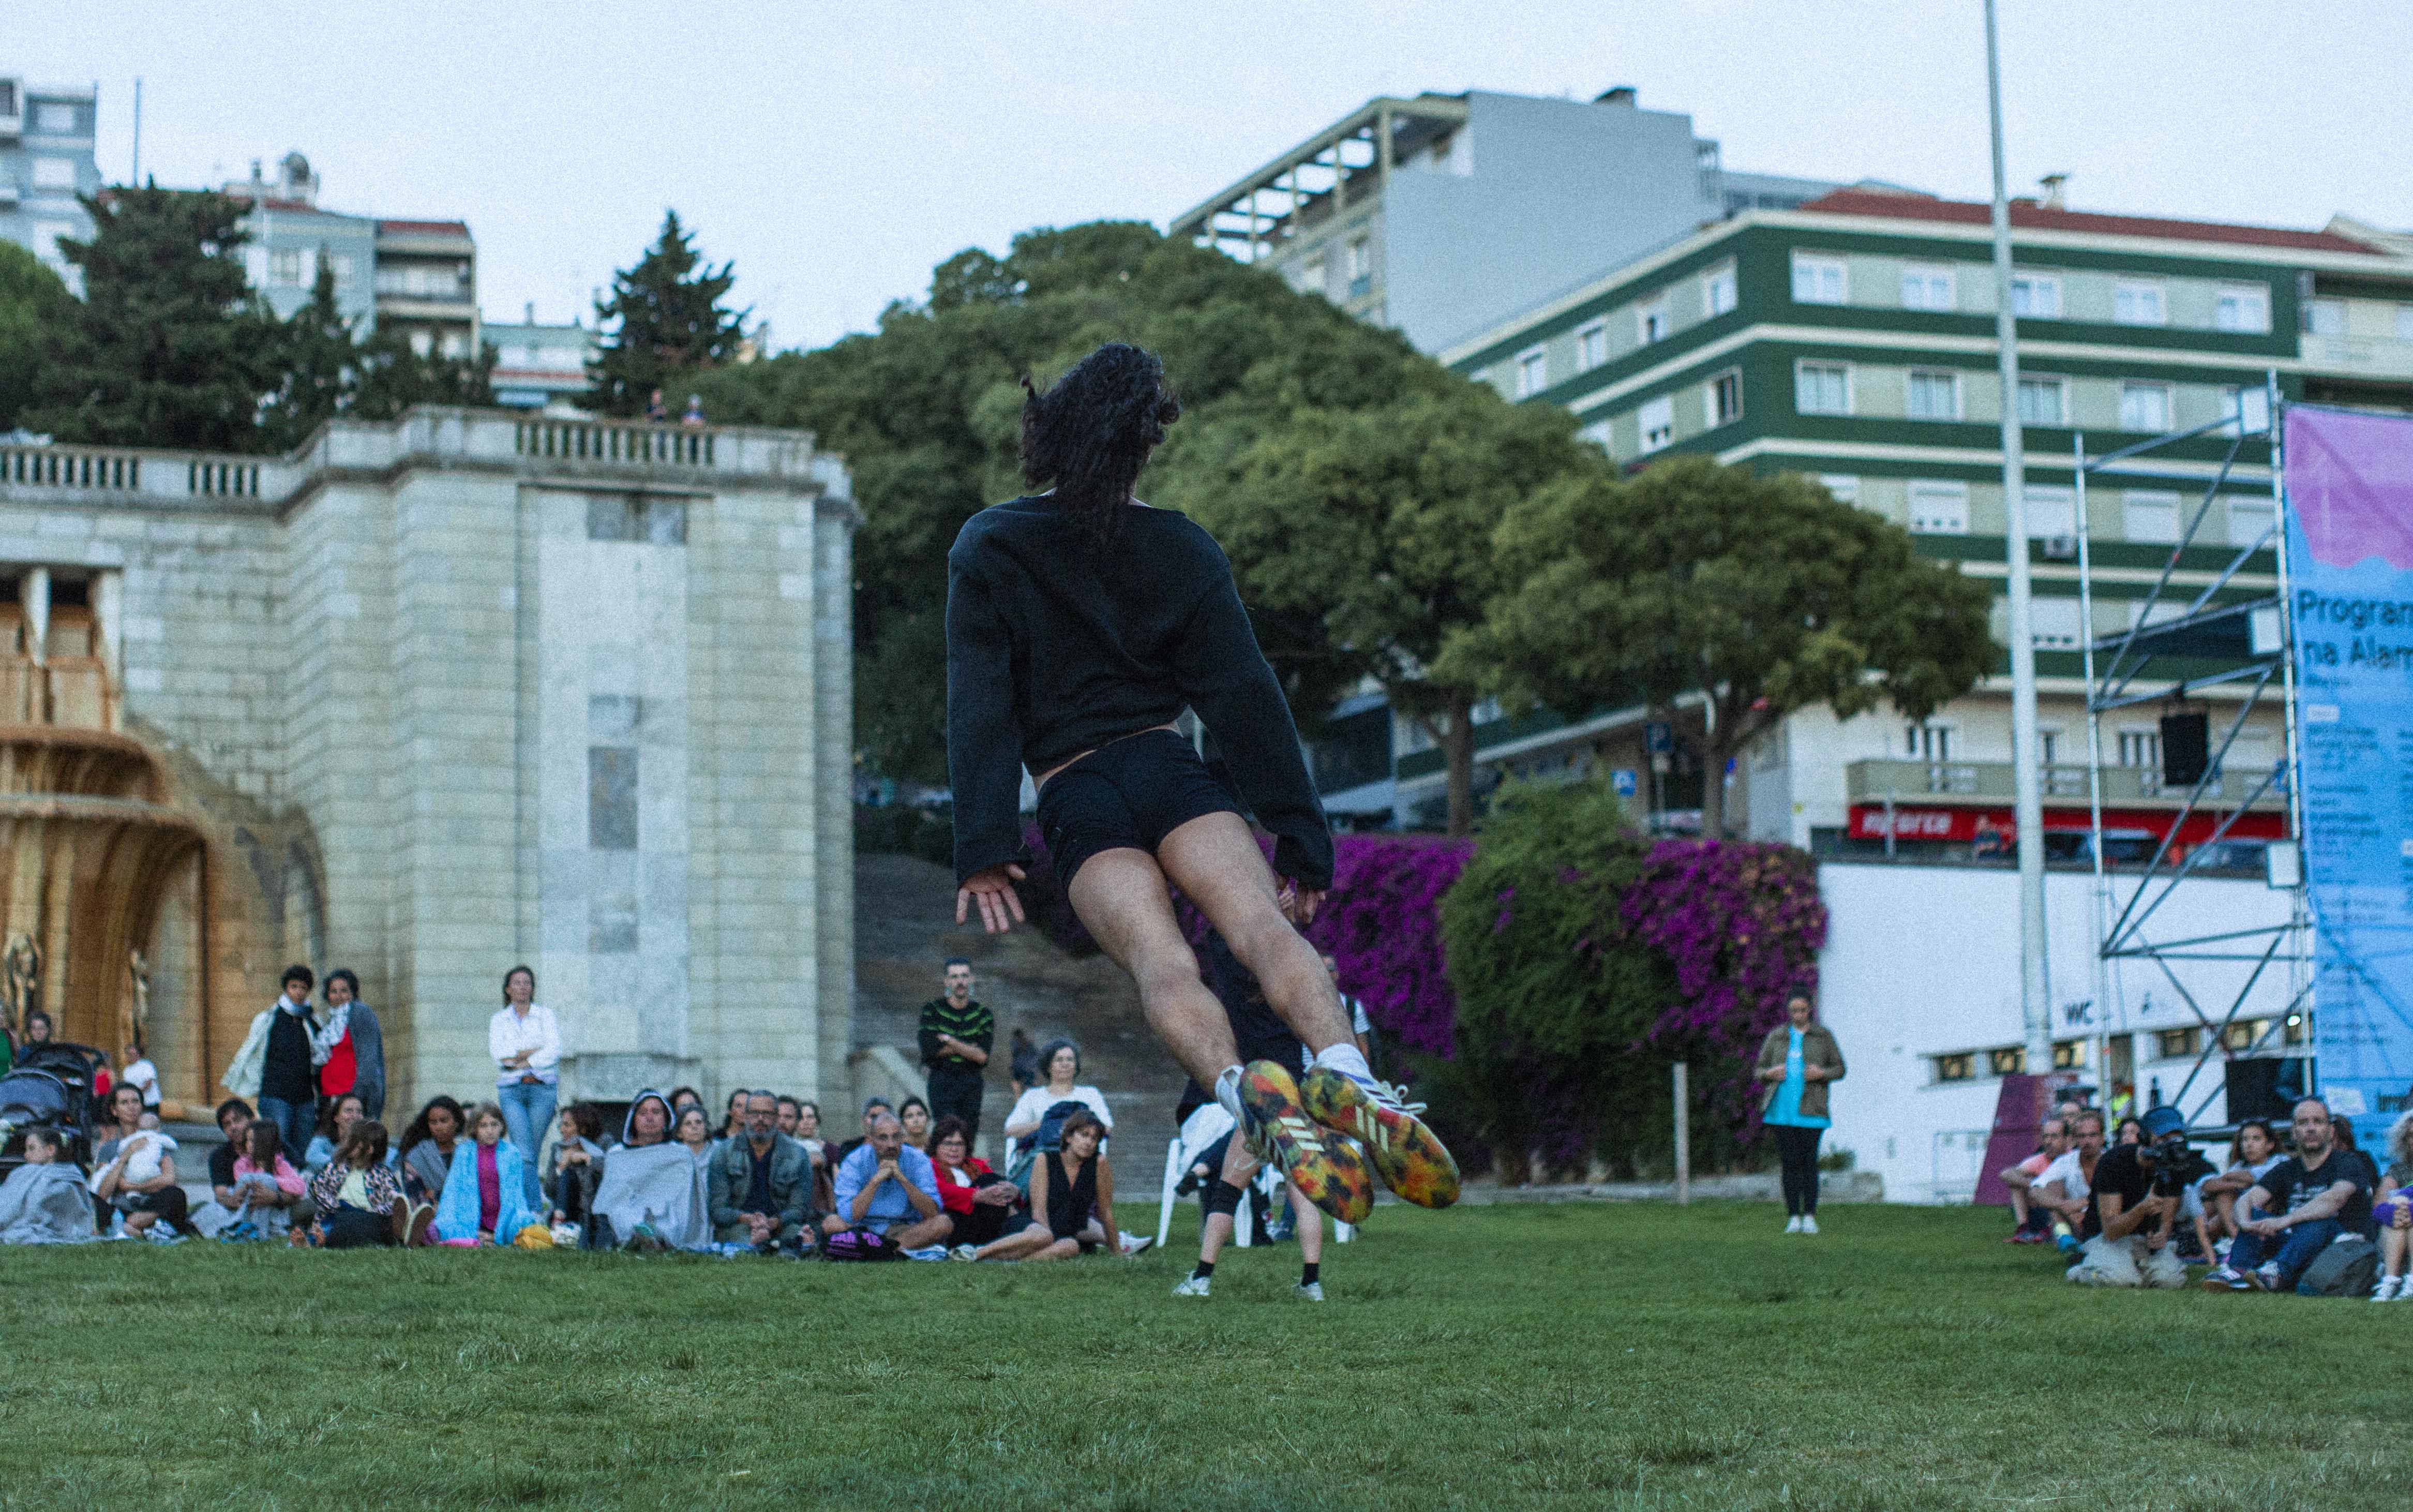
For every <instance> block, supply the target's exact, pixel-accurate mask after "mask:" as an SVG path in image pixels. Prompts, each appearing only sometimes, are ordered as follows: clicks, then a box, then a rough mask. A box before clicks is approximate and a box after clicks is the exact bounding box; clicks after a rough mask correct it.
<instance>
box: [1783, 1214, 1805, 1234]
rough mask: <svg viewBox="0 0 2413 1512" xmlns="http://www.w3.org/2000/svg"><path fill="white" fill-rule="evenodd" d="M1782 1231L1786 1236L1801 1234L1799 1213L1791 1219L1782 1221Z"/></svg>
mask: <svg viewBox="0 0 2413 1512" xmlns="http://www.w3.org/2000/svg"><path fill="white" fill-rule="evenodd" d="M1784 1231H1785V1232H1786V1233H1788V1234H1798V1233H1799V1232H1801V1215H1800V1214H1799V1213H1798V1212H1797V1213H1795V1214H1794V1215H1793V1216H1792V1217H1790V1218H1787V1219H1785V1220H1784Z"/></svg>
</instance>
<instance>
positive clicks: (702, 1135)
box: [678, 1106, 713, 1170]
mask: <svg viewBox="0 0 2413 1512" xmlns="http://www.w3.org/2000/svg"><path fill="white" fill-rule="evenodd" d="M678 1142H679V1144H680V1146H681V1147H682V1148H684V1149H685V1150H686V1151H687V1152H688V1154H689V1155H692V1156H694V1157H695V1167H696V1169H698V1170H702V1169H703V1167H704V1163H705V1162H706V1161H708V1160H710V1159H711V1158H712V1146H713V1138H712V1117H711V1115H710V1114H708V1113H706V1112H705V1111H704V1110H703V1108H702V1107H701V1106H698V1107H695V1108H687V1109H685V1110H684V1111H682V1112H681V1113H680V1114H679V1116H678Z"/></svg>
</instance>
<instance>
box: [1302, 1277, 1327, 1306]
mask: <svg viewBox="0 0 2413 1512" xmlns="http://www.w3.org/2000/svg"><path fill="white" fill-rule="evenodd" d="M1297 1291H1298V1295H1299V1299H1300V1300H1301V1301H1308V1302H1320V1301H1322V1300H1324V1283H1322V1282H1320V1281H1302V1282H1300V1283H1299V1284H1298V1286H1297Z"/></svg>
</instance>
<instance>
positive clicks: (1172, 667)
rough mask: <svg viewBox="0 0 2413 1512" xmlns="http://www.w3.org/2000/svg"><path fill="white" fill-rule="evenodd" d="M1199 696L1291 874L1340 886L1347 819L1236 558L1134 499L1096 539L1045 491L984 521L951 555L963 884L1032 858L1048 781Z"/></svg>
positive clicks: (1282, 866)
mask: <svg viewBox="0 0 2413 1512" xmlns="http://www.w3.org/2000/svg"><path fill="white" fill-rule="evenodd" d="M1184 707H1188V708H1190V709H1192V710H1193V711H1195V712H1196V713H1197V715H1198V717H1199V719H1200V720H1202V721H1203V722H1204V723H1205V724H1206V726H1207V729H1208V730H1210V731H1212V732H1213V734H1214V736H1215V744H1216V748H1217V750H1218V751H1219V752H1220V753H1221V756H1222V758H1223V763H1224V767H1225V769H1226V770H1227V771H1229V772H1230V773H1231V775H1232V779H1233V781H1234V782H1235V783H1236V784H1237V785H1238V786H1239V789H1240V797H1241V799H1242V800H1244V801H1245V802H1246V803H1247V804H1248V805H1249V807H1250V808H1251V810H1253V811H1254V812H1255V815H1256V817H1257V821H1258V822H1259V823H1260V824H1263V825H1264V826H1265V827H1266V829H1270V830H1272V831H1273V833H1274V835H1275V837H1276V839H1275V848H1274V868H1275V870H1277V871H1279V872H1280V873H1281V874H1282V875H1284V876H1287V877H1290V878H1293V879H1294V880H1295V881H1296V882H1298V883H1299V885H1300V886H1302V887H1308V888H1327V887H1330V886H1331V885H1332V831H1331V829H1330V828H1329V827H1328V826H1327V825H1326V824H1325V818H1324V800H1322V799H1321V798H1320V797H1318V796H1317V794H1316V791H1315V779H1314V778H1312V777H1310V775H1309V774H1308V771H1307V760H1306V757H1305V756H1304V754H1303V753H1302V752H1301V751H1300V749H1299V743H1298V729H1297V727H1295V725H1293V724H1292V723H1291V717H1290V705H1289V704H1288V703H1287V702H1286V701H1284V699H1283V697H1282V692H1281V683H1280V682H1278V681H1277V680H1276V679H1275V677H1274V673H1273V668H1270V667H1268V666H1266V657H1265V653H1263V652H1261V651H1259V650H1258V649H1257V638H1256V635H1255V632H1254V631H1252V630H1251V628H1250V626H1249V615H1248V611H1247V610H1246V609H1242V608H1241V607H1240V593H1239V589H1238V588H1237V587H1236V585H1235V584H1234V583H1233V581H1232V564H1231V562H1230V561H1229V560H1228V559H1226V558H1225V557H1224V555H1223V550H1222V548H1221V547H1219V546H1217V545H1216V544H1215V540H1214V537H1213V536H1209V535H1207V532H1205V531H1204V530H1202V529H1200V528H1199V527H1198V526H1197V525H1196V524H1194V523H1192V521H1191V520H1190V519H1189V517H1188V516H1186V515H1181V514H1177V513H1175V512H1174V511H1172V510H1170V509H1151V508H1149V507H1147V506H1145V505H1133V506H1132V507H1131V508H1130V509H1129V510H1128V511H1127V512H1126V513H1125V515H1124V517H1123V520H1122V523H1121V526H1120V528H1119V529H1118V531H1117V533H1116V535H1115V536H1114V537H1113V539H1111V540H1109V541H1106V542H1104V543H1103V544H1098V543H1094V542H1092V541H1091V540H1090V539H1089V538H1088V536H1086V535H1085V534H1084V533H1083V532H1082V531H1081V529H1080V527H1078V526H1077V525H1075V524H1074V523H1073V521H1069V520H1067V519H1065V518H1064V517H1063V515H1062V514H1061V513H1060V512H1058V509H1057V508H1056V506H1055V505H1054V504H1053V503H1051V502H1050V501H1048V500H1046V499H1044V498H1021V499H1011V500H1008V501H1007V502H1005V503H1004V504H999V505H994V506H990V507H989V508H986V509H984V510H982V511H981V512H980V513H978V514H976V515H974V516H972V518H971V519H970V520H969V521H966V522H965V524H964V528H963V531H962V533H961V534H959V535H957V536H956V537H955V547H954V549H953V550H950V551H948V553H947V769H948V775H949V777H950V778H951V780H952V781H953V783H954V785H955V878H956V880H957V881H962V880H964V879H965V878H968V877H970V875H971V874H972V873H975V872H979V871H982V870H984V869H985V868H987V867H991V866H996V865H999V864H1000V863H1002V862H1006V861H1012V860H1016V859H1020V857H1021V855H1022V824H1021V817H1020V808H1021V801H1020V800H1021V796H1022V769H1023V768H1025V767H1028V768H1029V769H1030V773H1031V775H1032V776H1034V777H1036V776H1038V775H1039V774H1040V773H1042V772H1044V771H1048V770H1050V769H1051V768H1054V767H1057V766H1060V765H1061V764H1063V763H1064V762H1065V761H1067V760H1069V759H1070V758H1072V757H1073V756H1078V755H1080V754H1081V753H1082V752H1084V751H1088V750H1094V749H1095V748H1097V747H1098V746H1101V745H1103V744H1105V743H1106V742H1107V741H1113V740H1115V739H1117V738H1118V737H1121V736H1125V735H1135V734H1137V733H1139V732H1140V731H1142V730H1145V729H1148V728H1151V727H1155V726H1159V725H1168V724H1171V723H1172V722H1173V721H1174V720H1176V719H1177V718H1179V717H1180V714H1181V711H1182V709H1183V708H1184Z"/></svg>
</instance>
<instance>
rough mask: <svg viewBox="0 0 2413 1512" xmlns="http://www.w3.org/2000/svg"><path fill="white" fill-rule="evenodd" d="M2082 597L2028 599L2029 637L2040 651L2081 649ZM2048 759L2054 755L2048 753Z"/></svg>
mask: <svg viewBox="0 0 2413 1512" xmlns="http://www.w3.org/2000/svg"><path fill="white" fill-rule="evenodd" d="M2078 632H2079V618H2078V600H2076V599H2074V598H2032V599H2029V600H2028V639H2029V640H2030V641H2031V642H2033V643H2034V645H2035V646H2036V650H2038V651H2076V650H2077V649H2078ZM2045 759H2046V760H2047V761H2050V760H2051V759H2052V758H2051V757H2050V756H2047V757H2046V758H2045Z"/></svg>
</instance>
